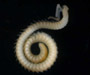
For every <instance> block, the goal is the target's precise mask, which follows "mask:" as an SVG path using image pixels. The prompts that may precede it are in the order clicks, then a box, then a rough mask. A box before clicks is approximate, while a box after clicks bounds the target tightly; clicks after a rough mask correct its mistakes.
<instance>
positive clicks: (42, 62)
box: [16, 5, 68, 72]
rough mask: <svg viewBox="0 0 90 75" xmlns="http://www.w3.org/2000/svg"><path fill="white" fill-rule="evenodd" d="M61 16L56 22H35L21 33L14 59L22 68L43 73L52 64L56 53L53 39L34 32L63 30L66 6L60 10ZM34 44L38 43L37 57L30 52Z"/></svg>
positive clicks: (65, 21) (66, 11)
mask: <svg viewBox="0 0 90 75" xmlns="http://www.w3.org/2000/svg"><path fill="white" fill-rule="evenodd" d="M62 14H63V18H62V19H61V20H60V21H58V22H44V21H41V22H36V23H34V24H32V25H30V26H29V27H28V28H27V29H25V31H24V32H22V33H21V35H20V36H19V38H18V40H17V42H16V57H17V59H18V61H19V62H20V64H21V65H22V66H23V67H24V68H26V69H28V70H29V71H32V72H43V71H45V70H47V69H48V68H50V67H51V66H52V65H53V64H54V62H55V61H56V58H57V53H58V51H57V46H56V43H55V41H54V39H52V38H51V36H49V35H48V34H46V33H44V32H37V33H34V31H36V30H38V29H42V28H44V29H52V30H58V29H62V28H64V27H65V26H66V24H67V22H68V7H67V6H66V5H64V6H63V8H62ZM36 42H40V43H39V48H40V53H39V54H38V55H34V54H33V53H32V52H31V46H32V44H34V43H36ZM46 46H47V47H46Z"/></svg>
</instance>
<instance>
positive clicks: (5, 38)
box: [0, 0, 90, 75]
mask: <svg viewBox="0 0 90 75" xmlns="http://www.w3.org/2000/svg"><path fill="white" fill-rule="evenodd" d="M57 3H60V4H61V5H64V4H66V5H67V6H68V7H69V15H70V17H69V23H68V25H67V26H66V27H65V28H64V29H61V30H58V31H53V30H45V29H41V30H40V31H43V32H46V33H48V34H50V35H51V36H52V37H53V38H54V39H55V41H56V43H57V46H58V52H59V54H58V58H57V61H56V62H55V64H54V65H53V66H52V67H51V68H50V69H49V70H47V71H45V72H43V73H33V72H28V71H27V70H25V69H24V68H23V67H21V65H20V64H19V63H18V61H17V60H16V57H15V53H14V51H15V48H14V47H15V42H16V39H17V38H18V35H19V34H20V32H22V29H25V28H26V27H27V26H28V25H29V24H30V23H32V22H33V23H34V21H39V20H45V19H47V17H48V16H54V14H55V8H56V4H57ZM89 4H90V3H89V0H33V1H31V0H28V1H27V0H24V1H22V0H7V1H6V0H0V75H4V74H5V75H6V74H9V75H18V74H19V75H20V74H22V75H39V74H40V75H66V74H68V75H69V74H72V75H74V74H76V75H77V74H80V75H82V74H85V75H88V74H89V68H90V66H89V64H90V62H89V61H90V56H89V49H90V39H89V37H90V36H89V27H88V26H89V22H90V21H89V20H90V12H89V10H90V9H89Z"/></svg>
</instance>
